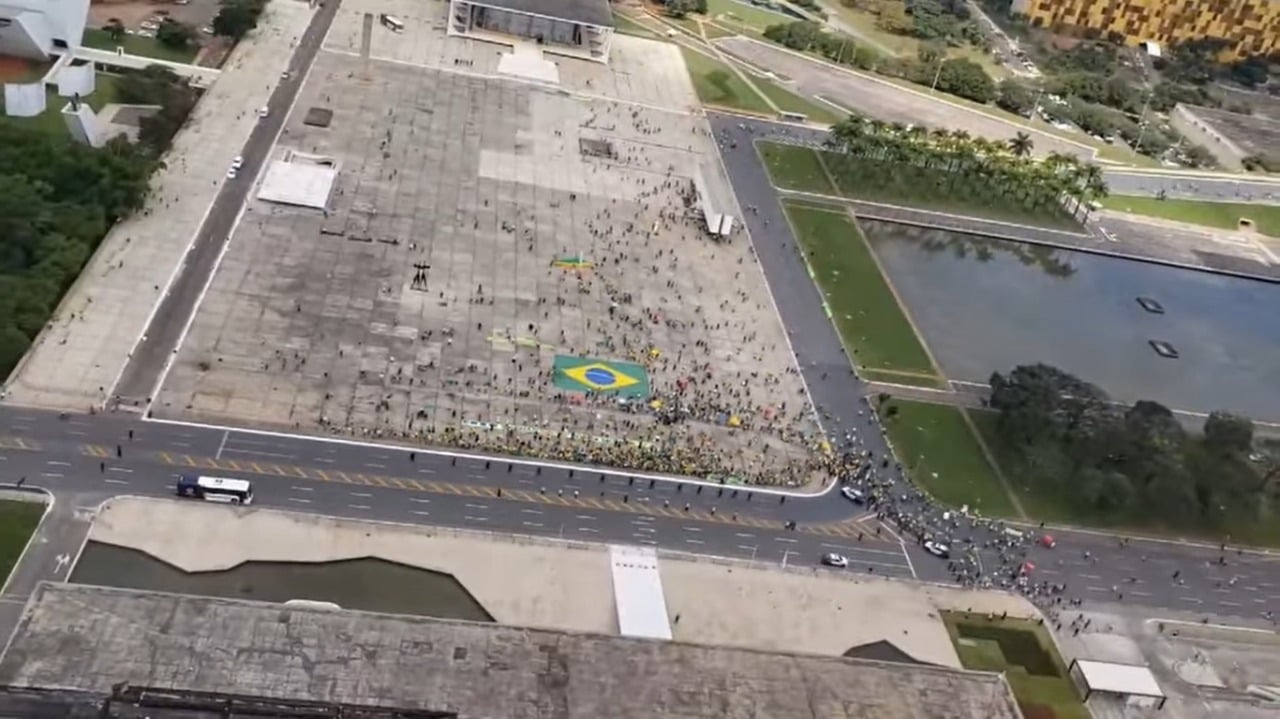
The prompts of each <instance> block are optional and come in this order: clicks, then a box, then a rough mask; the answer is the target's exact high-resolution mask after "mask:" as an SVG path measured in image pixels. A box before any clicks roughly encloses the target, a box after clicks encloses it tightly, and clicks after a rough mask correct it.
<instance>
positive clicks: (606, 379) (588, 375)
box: [553, 355, 649, 397]
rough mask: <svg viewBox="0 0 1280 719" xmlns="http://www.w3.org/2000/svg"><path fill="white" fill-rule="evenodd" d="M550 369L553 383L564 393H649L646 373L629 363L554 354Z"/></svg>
mask: <svg viewBox="0 0 1280 719" xmlns="http://www.w3.org/2000/svg"><path fill="white" fill-rule="evenodd" d="M553 370H554V371H553V378H554V380H553V381H554V383H555V386H556V387H558V388H560V389H562V390H565V391H566V392H596V393H598V394H616V395H618V396H619V397H648V396H649V375H648V373H646V372H645V371H644V367H641V366H640V365H638V364H634V363H631V362H612V361H609V360H602V359H592V358H590V357H568V356H566V355H557V356H556V360H555V364H554V365H553Z"/></svg>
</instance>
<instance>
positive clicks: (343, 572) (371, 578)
mask: <svg viewBox="0 0 1280 719" xmlns="http://www.w3.org/2000/svg"><path fill="white" fill-rule="evenodd" d="M70 581H71V582H75V583H78V584H95V585H99V586H106V587H121V588H126V589H143V590H151V591H159V592H174V593H178V594H195V595H200V596H209V597H227V598H231V599H252V600H256V601H263V602H286V601H288V600H290V599H310V600H314V601H325V602H333V603H334V604H337V605H338V606H340V607H343V608H344V609H358V610H364V611H369V612H388V613H392V614H414V615H419V616H427V617H438V618H441V619H466V620H471V621H477V622H491V621H493V617H492V616H490V614H489V612H487V611H485V608H484V607H483V606H481V605H480V603H479V602H478V601H476V599H475V597H473V596H471V593H470V592H468V591H467V590H466V588H464V587H463V586H462V585H461V584H460V583H459V582H458V580H456V579H454V578H453V576H452V575H449V574H442V573H440V572H432V571H428V570H425V569H418V568H416V567H409V566H405V565H403V564H396V563H395V562H388V561H386V560H382V559H374V558H364V559H348V560H343V561H340V562H323V563H307V562H247V563H245V564H241V565H240V566H238V567H235V568H233V569H229V570H226V571H221V572H199V573H194V574H188V573H186V572H183V571H182V570H180V569H178V568H176V567H174V566H172V565H169V564H166V563H165V562H162V561H160V560H158V559H156V558H154V557H152V556H151V555H149V554H146V553H145V552H140V551H138V550H136V549H129V548H125V547H117V546H115V545H112V544H103V543H101V542H89V543H88V544H87V545H86V546H85V548H84V553H83V554H82V555H81V556H80V561H79V562H77V563H76V566H75V569H74V570H73V571H72V573H71V578H70Z"/></svg>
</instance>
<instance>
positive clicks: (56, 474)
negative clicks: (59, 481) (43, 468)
mask: <svg viewBox="0 0 1280 719" xmlns="http://www.w3.org/2000/svg"><path fill="white" fill-rule="evenodd" d="M40 476H41V477H50V478H53V479H56V478H58V477H61V476H62V474H61V473H60V472H41V473H40Z"/></svg>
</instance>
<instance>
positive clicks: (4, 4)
mask: <svg viewBox="0 0 1280 719" xmlns="http://www.w3.org/2000/svg"><path fill="white" fill-rule="evenodd" d="M88 17H89V0H0V55H11V56H13V57H22V58H26V59H28V60H48V59H49V56H50V55H55V54H63V53H64V52H66V51H71V50H75V49H76V48H78V47H80V41H81V40H82V39H83V38H84V25H85V20H86V19H87V18H88Z"/></svg>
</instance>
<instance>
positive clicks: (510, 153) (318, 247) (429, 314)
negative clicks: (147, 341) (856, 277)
mask: <svg viewBox="0 0 1280 719" xmlns="http://www.w3.org/2000/svg"><path fill="white" fill-rule="evenodd" d="M360 8H361V4H360V2H353V3H351V7H347V5H346V4H344V6H343V9H342V11H341V12H340V14H339V15H338V17H337V19H336V20H335V22H334V26H333V29H332V31H331V34H330V38H329V40H328V41H327V42H326V45H325V48H326V49H325V50H324V51H322V52H321V53H320V55H319V56H318V57H317V60H316V62H315V65H314V67H313V69H312V71H311V74H310V76H309V78H308V80H307V82H306V84H305V85H304V87H303V89H302V92H301V94H300V96H299V99H298V102H297V104H296V105H295V109H294V111H293V112H292V114H291V116H290V117H289V118H288V120H287V122H286V125H285V129H284V132H283V134H282V136H281V139H280V142H279V145H278V146H277V148H276V150H275V155H276V157H277V158H278V157H280V156H281V155H282V154H283V153H285V152H287V151H290V150H296V151H300V152H305V153H309V154H312V155H316V156H321V157H325V158H329V159H331V160H332V161H333V162H334V163H335V164H336V166H337V167H338V168H339V178H338V181H337V185H336V189H335V191H334V194H333V196H332V197H331V198H330V206H329V209H328V210H327V211H325V212H321V211H318V210H309V209H299V208H292V207H286V206H281V205H275V204H271V203H267V202H262V201H256V200H251V201H250V202H249V203H248V205H247V207H246V209H245V213H244V216H243V218H242V220H241V222H240V223H239V225H238V229H237V230H236V232H235V234H234V236H233V238H232V242H231V245H230V249H229V251H228V252H227V254H226V256H225V257H224V259H223V260H222V263H221V266H220V269H219V270H218V273H217V275H216V277H215V279H214V281H213V284H212V286H211V289H210V291H209V292H208V294H207V295H206V296H205V297H204V299H203V301H202V303H201V305H200V309H199V312H198V314H197V316H196V319H195V322H194V324H193V326H192V328H191V332H190V334H189V335H188V336H187V337H186V340H185V342H184V344H183V346H182V348H181V350H180V352H179V355H178V357H177V360H176V362H175V364H174V367H173V369H172V371H171V372H170V374H169V376H168V379H167V381H166V383H165V384H164V387H163V389H162V391H161V393H160V396H159V399H158V401H157V403H156V404H155V405H154V407H153V410H154V411H155V413H156V414H157V415H158V416H162V417H184V418H190V419H197V420H202V421H215V422H237V423H249V424H253V425H258V426H273V427H288V428H299V429H309V430H320V431H335V432H341V433H344V434H351V435H358V436H383V437H400V438H404V439H416V440H418V441H425V442H428V443H433V444H445V445H450V446H461V447H468V448H484V449H486V450H489V451H502V452H510V453H514V454H523V455H532V456H540V457H548V458H557V459H574V460H588V461H594V462H600V463H604V464H611V465H615V466H627V467H634V468H637V469H646V470H650V471H668V472H679V473H686V474H698V475H704V476H705V475H717V474H731V475H739V476H750V477H752V478H753V479H755V480H757V481H767V482H776V483H788V484H802V483H804V482H806V481H808V480H810V479H813V478H815V477H816V476H817V472H816V471H815V470H816V469H817V468H818V466H819V460H820V459H821V453H819V452H815V451H814V448H815V447H817V446H818V443H819V440H818V437H817V426H816V422H815V421H814V419H813V414H812V411H811V410H810V408H809V404H808V401H807V396H806V394H805V392H804V389H803V384H802V382H801V380H800V378H799V376H798V374H797V373H796V370H795V366H794V360H793V357H792V355H791V352H790V350H789V346H788V342H787V338H786V335H785V333H784V330H783V327H782V325H781V322H780V320H779V319H778V317H777V315H776V313H775V311H774V309H773V305H772V301H771V298H770V296H769V290H768V287H767V286H766V284H765V281H764V277H763V274H762V273H761V271H760V269H759V266H758V265H757V264H756V261H755V258H754V256H753V254H752V250H751V246H750V243H749V242H748V241H747V238H746V237H745V236H744V235H742V234H741V233H740V232H739V233H738V234H736V235H735V236H734V237H732V238H731V239H730V240H729V241H728V242H716V241H713V240H712V239H711V238H709V237H707V236H706V233H705V231H704V229H703V227H702V222H701V218H700V215H699V213H698V212H697V210H696V205H694V204H693V202H692V184H693V183H692V177H693V176H694V175H695V174H696V173H698V172H699V171H701V172H703V173H704V174H706V175H709V176H710V177H711V181H713V182H719V183H724V182H726V181H725V180H724V179H723V177H722V176H721V175H720V171H719V169H718V164H717V161H716V156H715V148H714V143H713V142H712V139H711V137H710V135H709V131H708V129H707V125H706V121H705V119H704V118H703V117H702V116H701V115H700V114H690V113H689V112H688V109H687V108H688V107H691V106H693V105H694V104H695V100H694V96H693V92H692V88H691V87H690V85H689V83H688V79H687V77H684V78H683V79H682V81H681V82H679V83H673V84H672V85H669V86H667V87H666V88H665V91H659V90H658V88H657V87H656V86H655V85H654V84H653V83H652V82H649V81H642V80H640V79H639V78H637V77H633V76H632V73H633V71H634V72H637V73H638V72H640V71H641V70H642V69H643V68H647V67H652V68H655V71H656V73H657V75H656V77H657V78H662V77H665V76H666V75H667V74H668V72H667V70H668V69H669V68H672V67H679V68H682V65H681V60H680V57H679V53H678V51H677V50H676V49H675V48H674V47H673V46H670V45H667V44H664V43H657V42H652V41H647V40H641V39H637V38H629V37H620V38H618V41H619V42H618V46H617V48H616V49H615V57H617V58H619V60H620V62H621V65H620V67H617V68H613V69H610V68H608V67H605V66H602V65H598V64H596V63H590V62H584V61H577V60H571V59H563V58H562V59H558V60H557V65H558V68H559V73H560V78H561V85H560V86H559V87H555V86H548V85H545V84H534V83H529V82H524V81H521V80H518V79H513V78H510V77H507V76H503V75H500V74H489V73H496V72H497V70H496V69H495V68H494V67H488V66H486V65H485V62H484V61H485V60H486V58H487V59H492V58H491V57H489V56H494V55H496V53H497V52H499V50H500V48H499V47H498V46H495V45H490V44H485V43H478V42H476V41H473V40H464V39H459V38H445V37H444V36H443V31H442V30H439V29H437V28H434V27H422V23H421V22H420V21H418V20H417V19H415V17H414V16H413V15H412V14H410V15H408V17H407V18H406V20H405V22H406V30H405V32H404V33H403V34H396V33H391V32H390V31H386V30H385V29H380V28H376V29H375V32H374V33H373V41H372V43H371V51H370V56H371V57H370V58H361V57H359V56H358V55H357V54H353V53H354V51H353V50H352V49H351V47H350V46H349V45H347V44H344V43H345V42H346V41H347V40H348V39H351V38H352V34H351V33H352V31H351V26H352V25H358V24H359V21H360V18H361V17H362V14H360V13H358V11H359V10H360ZM415 38H420V39H421V41H420V42H418V41H417V40H416V39H415ZM432 48H434V49H432ZM387 53H389V54H390V55H391V56H395V57H397V58H399V59H396V60H395V61H392V60H386V59H379V58H380V57H382V56H383V54H387ZM423 53H428V55H427V56H426V57H425V58H424V56H423V55H422V54H423ZM423 59H426V60H429V63H428V65H426V66H423V65H417V64H413V62H412V61H413V60H423ZM495 62H496V61H495ZM615 92H616V93H618V94H619V95H620V97H615V98H608V97H606V96H605V95H604V93H615ZM657 102H662V103H663V104H662V105H661V106H658V105H655V104H654V103H657ZM312 108H323V109H325V110H329V111H331V112H332V121H331V122H330V123H329V125H328V126H327V127H314V126H310V125H307V124H305V123H304V122H303V119H304V115H306V113H307V111H308V110H310V109H312ZM733 214H737V215H739V216H740V213H738V212H737V211H736V210H735V211H734V212H733ZM557 357H561V358H564V357H572V358H590V359H599V360H601V361H602V362H606V363H607V362H618V361H622V362H629V363H634V364H636V365H642V366H643V367H644V370H645V371H646V372H647V375H648V377H647V380H648V383H649V388H650V393H651V396H654V397H657V398H658V400H657V403H656V404H655V403H650V404H646V403H645V402H643V401H640V400H638V399H637V400H632V401H629V402H626V401H622V400H620V399H619V398H617V397H611V396H601V395H599V394H589V395H587V394H578V393H573V392H566V391H564V390H563V389H562V388H558V387H556V386H555V383H554V382H553V381H552V375H553V364H554V362H555V361H556V358H557ZM660 415H662V416H660Z"/></svg>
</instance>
